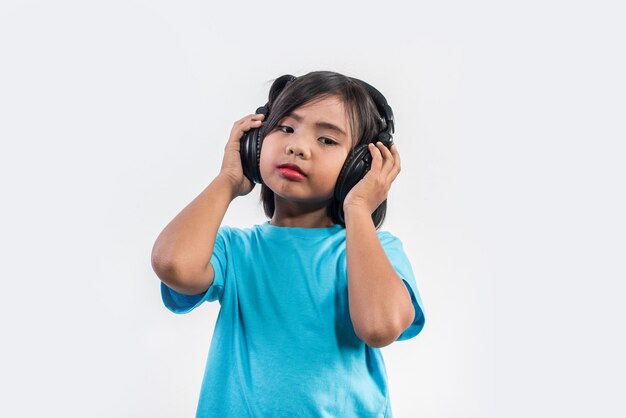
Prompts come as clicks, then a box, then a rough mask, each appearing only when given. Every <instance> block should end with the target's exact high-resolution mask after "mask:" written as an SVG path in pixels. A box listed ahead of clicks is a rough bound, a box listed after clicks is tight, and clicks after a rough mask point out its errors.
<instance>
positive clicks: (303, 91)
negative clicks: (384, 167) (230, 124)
mask: <svg viewBox="0 0 626 418" xmlns="http://www.w3.org/2000/svg"><path fill="white" fill-rule="evenodd" d="M291 80H292V77H291V76H283V77H280V78H278V79H276V80H275V81H274V83H273V84H272V87H271V88H270V93H269V100H268V105H267V107H268V110H269V114H268V116H267V118H266V120H265V122H264V124H263V127H262V128H261V130H260V137H261V138H263V145H262V147H261V156H260V164H259V168H260V171H261V177H262V181H261V201H262V202H263V209H264V211H265V214H266V216H268V217H269V218H271V217H273V215H274V211H275V209H276V205H277V204H280V205H283V204H284V205H287V206H289V205H294V207H295V206H297V207H298V209H299V210H301V209H306V210H319V209H320V208H325V210H326V215H327V216H328V218H329V219H330V220H332V222H333V223H341V222H340V220H339V219H337V217H336V215H335V211H334V208H335V207H337V205H339V202H337V201H336V199H335V198H334V188H335V184H336V182H337V178H338V176H339V173H340V171H341V168H342V167H343V164H344V162H345V160H346V158H347V157H348V155H349V153H350V152H351V151H352V150H353V149H354V148H355V147H356V146H358V145H361V144H365V143H368V142H370V141H371V140H372V139H373V138H375V137H376V136H377V134H378V133H379V132H380V131H381V129H382V126H381V116H380V114H379V112H378V110H377V109H376V105H375V104H374V101H373V100H372V98H371V97H370V95H369V93H368V92H367V90H366V89H365V88H364V87H363V86H362V85H361V84H360V83H359V82H357V81H355V80H354V79H351V78H349V77H346V76H344V75H341V74H338V73H335V72H330V71H315V72H311V73H308V74H306V75H304V76H301V77H298V78H296V79H295V80H293V81H291ZM285 163H288V164H295V165H297V166H298V167H299V168H300V169H301V170H302V171H303V172H304V174H305V177H302V178H300V179H298V178H289V177H288V173H287V175H286V173H285V172H284V171H282V170H278V166H279V165H281V164H285ZM386 207H387V201H386V200H385V201H384V202H383V203H382V204H381V205H380V206H379V207H378V208H377V209H376V210H375V211H374V213H373V214H372V220H373V221H374V225H375V226H376V228H379V227H380V225H382V222H383V220H384V218H385V213H386Z"/></svg>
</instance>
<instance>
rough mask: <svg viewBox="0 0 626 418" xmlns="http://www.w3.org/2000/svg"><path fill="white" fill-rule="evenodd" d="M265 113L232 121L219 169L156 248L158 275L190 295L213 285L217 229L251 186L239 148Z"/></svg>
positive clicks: (155, 256) (154, 254) (172, 286)
mask: <svg viewBox="0 0 626 418" xmlns="http://www.w3.org/2000/svg"><path fill="white" fill-rule="evenodd" d="M263 118H264V115H263V114H259V115H247V116H244V117H243V118H241V119H239V120H238V121H236V122H235V123H234V124H233V128H232V130H231V132H230V137H229V138H228V142H227V143H226V146H225V147H224V158H223V159H222V167H221V169H220V173H219V174H218V175H217V177H215V179H214V180H213V181H212V182H211V184H209V185H208V186H207V188H206V189H204V190H203V191H202V193H200V195H198V196H197V197H196V198H195V199H194V200H193V201H192V202H191V203H189V204H188V205H187V206H186V207H185V208H184V209H183V210H182V211H181V212H180V213H179V214H178V215H176V217H175V218H174V219H173V220H172V221H171V222H170V223H169V224H168V225H167V226H166V227H165V229H163V231H162V232H161V234H160V235H159V237H158V238H157V240H156V242H155V243H154V246H153V248H152V268H153V270H154V272H155V273H156V274H157V276H158V277H159V279H161V281H163V282H164V283H165V284H166V285H168V286H169V287H171V288H172V289H174V290H175V291H177V292H179V293H183V294H187V295H196V294H200V293H203V292H205V291H206V290H207V289H208V288H209V287H211V285H212V284H213V279H214V277H215V272H214V271H213V266H212V265H211V263H210V261H211V256H212V255H213V247H214V245H215V239H216V238H217V231H218V229H219V227H220V224H221V223H222V220H223V219H224V215H225V214H226V210H228V206H229V205H230V203H231V202H232V201H233V200H234V199H235V198H236V197H238V196H244V195H246V194H248V193H250V192H251V191H252V189H253V188H254V183H252V182H251V181H250V180H248V179H247V177H245V176H244V174H243V168H242V165H241V156H240V153H239V148H240V145H241V137H242V135H243V134H244V133H245V132H246V131H248V130H249V129H251V128H258V127H260V126H261V123H262V119H263Z"/></svg>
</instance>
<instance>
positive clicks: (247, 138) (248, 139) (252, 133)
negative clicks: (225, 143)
mask: <svg viewBox="0 0 626 418" xmlns="http://www.w3.org/2000/svg"><path fill="white" fill-rule="evenodd" d="M260 132H261V129H260V128H252V129H250V130H248V131H247V132H246V133H245V134H244V135H243V136H242V137H241V143H240V145H239V155H240V157H241V168H242V169H243V174H244V175H245V176H246V177H247V178H248V180H250V181H251V182H252V183H261V172H260V169H259V161H260V157H261V142H262V141H261V140H260V139H259V136H260V135H259V134H260Z"/></svg>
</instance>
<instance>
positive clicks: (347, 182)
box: [335, 144, 372, 224]
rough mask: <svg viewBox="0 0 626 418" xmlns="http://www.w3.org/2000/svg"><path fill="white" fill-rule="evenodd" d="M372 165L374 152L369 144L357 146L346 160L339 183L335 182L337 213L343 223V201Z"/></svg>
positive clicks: (338, 179) (340, 173)
mask: <svg viewBox="0 0 626 418" xmlns="http://www.w3.org/2000/svg"><path fill="white" fill-rule="evenodd" d="M371 166H372V154H371V152H370V151H369V149H368V148H367V144H361V145H359V146H357V147H356V148H355V149H354V150H352V152H351V153H350V155H348V158H346V161H345V162H344V163H343V167H342V168H341V171H340V172H339V177H338V178H337V183H336V184H335V199H336V201H337V205H336V206H335V215H336V217H337V219H339V220H340V221H341V223H342V224H343V223H344V222H345V221H344V217H343V201H344V200H345V198H346V196H347V195H348V193H349V192H350V190H351V189H352V188H353V187H354V186H355V185H356V184H357V183H358V182H359V181H360V180H361V179H362V178H363V177H365V174H367V172H368V171H369V170H370V168H371Z"/></svg>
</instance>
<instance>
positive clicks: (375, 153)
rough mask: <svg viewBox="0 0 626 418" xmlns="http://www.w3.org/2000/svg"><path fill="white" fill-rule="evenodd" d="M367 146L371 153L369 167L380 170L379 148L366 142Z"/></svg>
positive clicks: (381, 157)
mask: <svg viewBox="0 0 626 418" xmlns="http://www.w3.org/2000/svg"><path fill="white" fill-rule="evenodd" d="M367 147H368V148H369V150H370V153H371V154H372V167H371V169H374V168H375V169H376V170H380V169H381V168H382V165H383V156H382V155H381V153H380V150H379V149H378V148H377V147H376V146H375V145H374V144H372V143H369V144H367Z"/></svg>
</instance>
